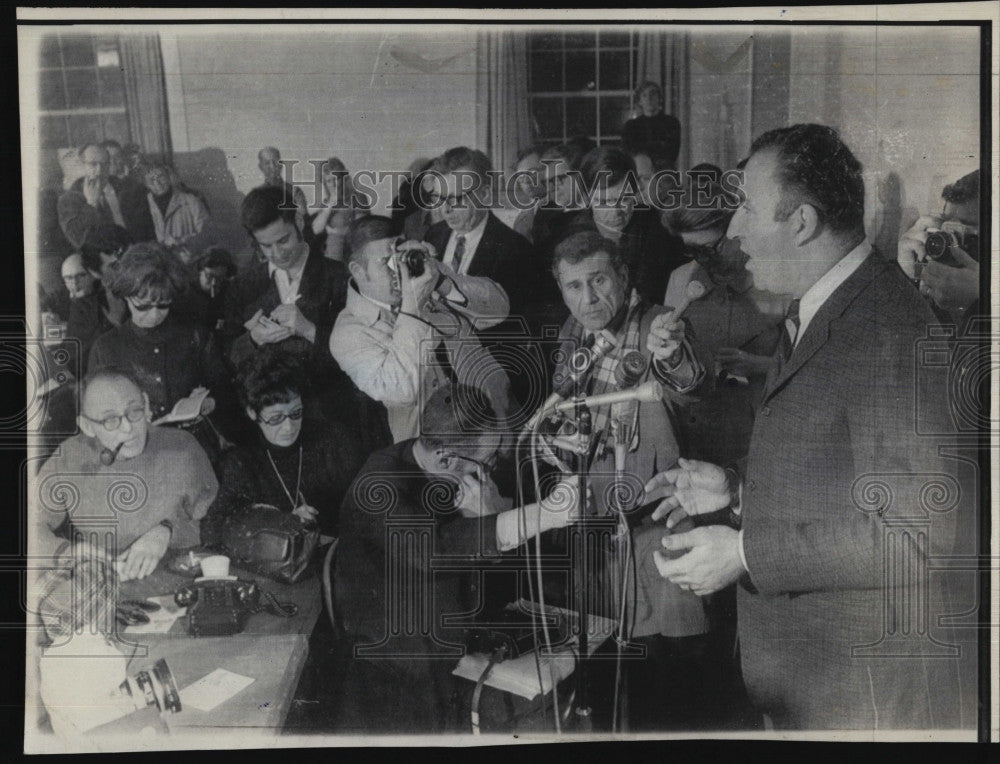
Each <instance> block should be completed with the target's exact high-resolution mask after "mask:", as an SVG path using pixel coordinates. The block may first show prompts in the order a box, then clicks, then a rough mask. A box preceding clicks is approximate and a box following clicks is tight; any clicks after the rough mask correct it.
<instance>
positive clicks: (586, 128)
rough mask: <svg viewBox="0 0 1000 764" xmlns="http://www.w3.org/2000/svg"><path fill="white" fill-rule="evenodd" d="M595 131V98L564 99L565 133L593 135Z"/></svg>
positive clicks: (570, 134)
mask: <svg viewBox="0 0 1000 764" xmlns="http://www.w3.org/2000/svg"><path fill="white" fill-rule="evenodd" d="M596 133H597V99H596V98H567V99H566V135H567V136H573V135H595V134H596Z"/></svg>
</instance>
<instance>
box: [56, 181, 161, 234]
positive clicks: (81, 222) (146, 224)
mask: <svg viewBox="0 0 1000 764" xmlns="http://www.w3.org/2000/svg"><path fill="white" fill-rule="evenodd" d="M83 180H84V179H83V178H79V179H78V180H77V181H76V182H75V183H74V184H73V185H72V186H70V187H69V190H68V191H65V192H64V193H63V194H62V195H61V196H60V197H59V201H58V204H57V209H58V213H59V226H60V228H62V231H63V233H64V234H65V235H66V238H67V239H69V241H70V243H71V244H72V245H73V246H74V247H77V248H79V247H81V246H83V242H84V239H86V237H87V233H88V232H89V231H91V230H93V229H95V228H97V227H98V226H101V225H114V223H115V221H114V218H113V217H112V216H111V214H110V213H108V212H104V211H103V210H100V209H98V208H96V207H91V206H90V204H88V203H87V197H85V196H84V195H83ZM108 183H109V184H110V185H111V187H112V188H113V189H114V190H115V195H116V196H117V197H118V204H119V206H120V207H121V211H122V219H123V220H124V221H125V228H126V230H127V231H128V232H129V235H130V236H131V237H132V240H133V241H136V242H139V241H156V230H155V229H154V228H153V218H152V216H151V215H150V213H149V204H148V203H147V201H146V190H145V189H144V188H142V187H141V186H139V185H138V184H136V183H134V182H132V181H129V180H122V179H121V178H114V177H112V178H108Z"/></svg>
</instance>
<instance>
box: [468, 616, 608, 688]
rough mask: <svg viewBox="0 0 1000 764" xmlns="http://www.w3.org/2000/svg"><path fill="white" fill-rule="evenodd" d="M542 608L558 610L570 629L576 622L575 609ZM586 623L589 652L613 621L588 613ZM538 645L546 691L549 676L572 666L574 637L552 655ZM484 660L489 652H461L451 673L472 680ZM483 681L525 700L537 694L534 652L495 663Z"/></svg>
mask: <svg viewBox="0 0 1000 764" xmlns="http://www.w3.org/2000/svg"><path fill="white" fill-rule="evenodd" d="M518 604H519V605H520V606H521V609H522V610H527V611H530V610H535V611H536V612H538V606H537V605H535V604H533V603H530V602H527V601H526V600H520V601H519V602H518ZM546 611H547V612H549V613H553V614H555V613H558V614H559V615H561V616H563V617H564V618H566V619H567V620H568V622H569V624H570V628H571V629H572V627H573V625H574V624H575V622H576V613H574V612H572V611H568V610H565V609H563V608H558V607H546ZM588 626H589V628H588V635H589V636H588V642H587V654H588V655H589V654H591V653H593V652H594V650H596V649H597V647H598V646H599V645H600V644H601V643H602V642H604V640H605V639H607V638H608V637H610V636H611V634H612V633H613V632H614V628H615V622H614V621H612V620H611V619H610V618H601V617H600V616H596V615H591V616H590V617H589V619H588ZM542 648H543V655H542V656H541V660H540V661H539V663H540V665H541V674H542V692H543V693H548V692H549V691H550V690H551V689H552V678H553V676H554V677H555V680H556V682H561V681H562V680H563V679H565V678H566V677H568V676H569V675H570V674H572V673H573V670H574V669H575V668H576V653H577V639H576V638H575V637H574V638H573V639H572V640H570V642H569V643H568V644H566V645H564V646H563V647H562V649H557V652H556V654H555V655H544V643H543V645H542ZM487 663H489V656H486V655H483V654H481V653H471V654H467V655H465V656H463V658H462V659H461V660H460V661H459V662H458V665H457V666H456V667H455V669H454V671H452V672H451V673H452V674H454V675H455V676H459V677H462V678H463V679H469V680H471V681H473V682H476V681H478V680H479V677H480V676H482V674H483V671H485V670H486V665H487ZM485 684H486V686H487V687H493V688H494V689H497V690H501V691H503V692H509V693H512V694H514V695H520V696H521V697H522V698H526V699H527V700H531V699H532V698H535V697H537V695H538V669H537V668H536V666H535V654H534V653H528V654H527V655H522V656H521V657H520V658H515V659H514V660H509V661H504V662H503V663H498V664H497V665H495V666H494V667H493V671H492V672H490V675H489V677H487V679H486V682H485Z"/></svg>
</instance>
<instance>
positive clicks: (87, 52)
mask: <svg viewBox="0 0 1000 764" xmlns="http://www.w3.org/2000/svg"><path fill="white" fill-rule="evenodd" d="M60 40H61V42H62V54H63V65H64V66H94V65H95V64H97V57H96V56H95V55H94V44H93V43H92V42H91V38H90V37H81V36H78V35H77V36H74V37H61V38H60Z"/></svg>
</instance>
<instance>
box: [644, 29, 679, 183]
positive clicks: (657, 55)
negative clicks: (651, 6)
mask: <svg viewBox="0 0 1000 764" xmlns="http://www.w3.org/2000/svg"><path fill="white" fill-rule="evenodd" d="M638 37H639V39H638V51H637V54H638V55H637V61H636V86H637V87H638V85H640V84H641V83H643V82H645V81H646V80H651V81H652V82H655V83H656V84H658V85H659V86H660V87H661V88H662V89H663V111H665V112H666V113H667V114H673V115H674V116H675V117H677V119H678V121H680V123H681V151H680V154H679V155H678V156H677V169H679V170H685V169H687V168H688V167H690V166H691V157H690V148H691V146H690V144H691V141H690V137H689V136H690V130H691V111H690V104H691V76H690V53H691V50H690V48H691V39H690V36H689V35H688V33H687V32H674V31H669V30H667V29H659V30H656V29H654V30H641V31H639V33H638ZM636 108H638V105H637V106H636Z"/></svg>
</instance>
